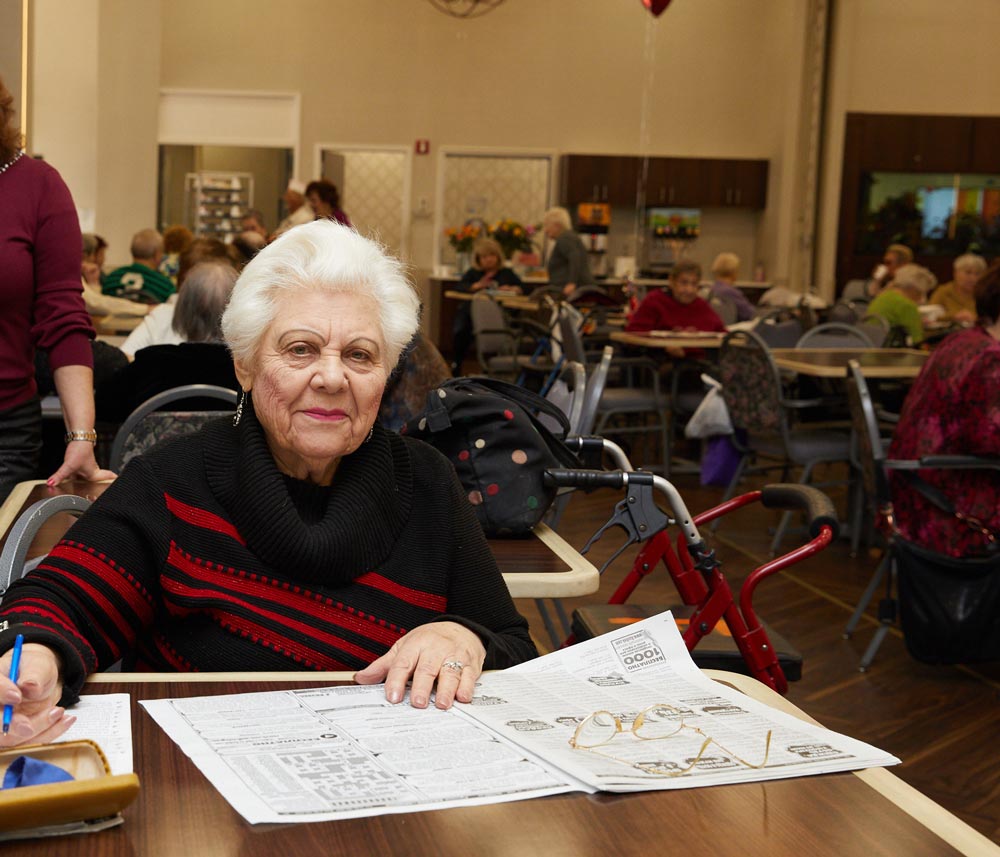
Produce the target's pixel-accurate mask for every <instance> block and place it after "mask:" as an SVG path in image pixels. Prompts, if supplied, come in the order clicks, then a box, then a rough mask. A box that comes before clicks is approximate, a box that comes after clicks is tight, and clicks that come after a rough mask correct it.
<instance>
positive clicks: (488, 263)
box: [479, 251, 500, 271]
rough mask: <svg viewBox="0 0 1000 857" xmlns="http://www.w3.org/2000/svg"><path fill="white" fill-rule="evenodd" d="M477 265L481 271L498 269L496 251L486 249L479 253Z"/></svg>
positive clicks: (498, 261)
mask: <svg viewBox="0 0 1000 857" xmlns="http://www.w3.org/2000/svg"><path fill="white" fill-rule="evenodd" d="M479 267H480V270H483V271H497V270H499V269H500V257H499V256H498V255H497V254H496V253H491V252H490V251H487V252H485V253H480V254H479Z"/></svg>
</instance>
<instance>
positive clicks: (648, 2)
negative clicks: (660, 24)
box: [642, 0, 670, 18]
mask: <svg viewBox="0 0 1000 857" xmlns="http://www.w3.org/2000/svg"><path fill="white" fill-rule="evenodd" d="M642 5H643V6H645V7H646V8H647V9H649V11H650V12H652V13H653V15H654V16H656V17H657V18H658V17H660V15H662V14H663V13H664V12H665V11H666V9H667V6H669V5H670V0H642Z"/></svg>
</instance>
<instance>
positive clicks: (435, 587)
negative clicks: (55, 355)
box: [0, 408, 537, 703]
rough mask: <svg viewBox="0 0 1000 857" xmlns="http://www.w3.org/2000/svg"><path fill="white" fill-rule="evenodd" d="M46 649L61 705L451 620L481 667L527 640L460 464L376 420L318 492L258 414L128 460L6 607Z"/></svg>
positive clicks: (277, 661) (326, 660)
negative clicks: (112, 672)
mask: <svg viewBox="0 0 1000 857" xmlns="http://www.w3.org/2000/svg"><path fill="white" fill-rule="evenodd" d="M0 619H4V620H7V623H8V627H7V628H6V630H3V631H2V632H0V651H3V650H5V649H6V648H9V646H10V645H11V643H12V642H13V635H14V634H16V633H18V632H22V633H24V636H25V640H26V641H29V642H43V643H47V644H49V645H50V646H53V647H54V648H56V649H57V650H58V651H59V652H60V653H61V655H62V658H63V663H64V677H63V678H64V684H65V692H64V701H65V702H66V703H69V702H72V701H73V700H74V699H75V698H76V695H77V694H78V692H79V689H80V686H81V684H82V682H83V680H84V678H85V676H86V675H87V674H88V673H90V672H93V671H95V670H99V669H103V668H105V667H107V666H109V665H111V664H113V663H114V662H115V661H117V660H118V659H119V658H123V657H124V658H125V661H126V665H127V667H128V668H131V669H140V670H163V671H169V670H178V671H187V670H204V671H213V670H218V671H234V670H338V669H348V670H356V669H360V668H362V667H364V666H366V665H367V664H369V663H370V662H371V661H372V660H374V659H375V658H377V657H378V656H380V655H382V654H384V653H385V652H386V651H387V650H388V649H389V647H390V646H391V645H392V644H393V643H394V642H395V641H396V640H397V639H398V638H399V637H401V636H402V635H403V634H405V633H406V632H407V631H409V630H411V629H412V628H415V627H417V626H418V625H422V624H425V623H427V622H432V621H444V620H450V621H455V622H459V623H461V624H463V625H465V626H466V627H468V628H470V629H471V630H472V631H474V632H475V633H476V634H478V635H479V637H480V638H481V639H482V640H483V643H484V645H485V646H486V663H485V667H486V668H488V669H489V668H503V667H507V666H510V665H512V664H516V663H520V662H521V661H524V660H527V659H529V658H532V657H534V656H535V655H536V654H537V652H536V651H535V647H534V645H533V643H532V642H531V638H530V637H529V635H528V630H527V623H526V622H525V620H524V619H523V618H522V617H521V616H520V615H519V614H518V612H517V611H516V609H515V608H514V604H513V602H512V600H511V598H510V594H509V593H508V591H507V588H506V586H505V584H504V582H503V578H502V577H501V576H500V573H499V570H498V568H497V565H496V561H495V560H494V558H493V555H492V554H491V553H490V549H489V546H488V544H487V543H486V540H485V538H484V536H483V533H482V530H481V529H480V526H479V523H478V522H477V520H476V517H475V515H474V513H473V511H472V507H471V506H469V504H468V502H467V501H466V500H465V497H464V495H463V491H462V488H461V485H460V483H459V482H458V479H457V477H456V476H455V473H454V470H453V469H452V467H451V465H450V464H449V463H448V462H447V460H446V459H445V458H444V457H443V456H441V455H440V454H439V453H438V452H437V451H436V450H434V449H433V448H431V447H430V446H428V445H426V444H424V443H421V442H420V441H415V440H412V439H408V438H401V437H399V436H398V435H395V434H392V433H390V432H386V431H383V430H382V429H380V428H376V430H375V434H374V436H373V438H372V439H371V440H370V441H369V442H367V443H364V444H362V445H361V447H360V448H359V449H358V450H357V451H356V452H354V453H353V454H351V455H349V456H346V457H345V458H343V459H342V461H341V462H340V465H339V467H338V469H337V473H336V476H335V478H334V482H333V484H332V485H331V486H330V487H329V488H321V487H318V486H312V485H310V484H308V483H300V482H297V481H296V480H292V479H288V478H286V477H283V476H282V474H281V473H280V472H279V471H278V470H277V468H276V467H275V464H274V459H273V458H272V456H271V454H270V451H269V450H268V448H267V442H266V439H265V437H264V434H263V431H262V429H261V427H260V424H259V423H258V422H257V420H256V418H255V417H254V414H253V411H252V408H245V409H244V415H243V421H242V423H241V424H240V426H239V428H233V426H232V422H231V420H229V419H226V420H220V421H218V422H215V423H211V424H210V425H209V426H207V427H206V428H205V429H204V430H203V431H202V432H200V433H199V434H196V435H192V436H189V437H185V438H180V439H178V440H176V441H174V442H171V443H168V444H165V445H163V446H161V447H158V448H157V449H155V450H153V451H151V452H149V453H147V454H145V455H144V456H142V457H140V458H136V459H134V460H133V461H132V462H130V463H129V465H128V466H127V467H126V468H125V470H124V472H123V473H122V475H121V476H120V477H119V479H118V480H117V481H116V482H115V483H114V484H113V485H111V486H110V487H109V488H108V490H107V491H106V492H105V493H104V494H103V495H102V496H101V497H100V499H98V500H97V502H96V503H95V504H94V506H93V507H92V508H91V509H90V510H89V511H88V512H87V514H85V515H84V516H83V517H82V518H81V519H80V520H79V521H78V522H77V523H76V524H75V525H74V526H73V528H72V529H71V530H70V531H69V532H68V533H67V534H66V537H65V538H64V539H63V540H62V541H61V542H60V543H59V545H57V546H56V548H55V549H54V550H53V551H52V553H51V554H50V555H49V557H48V558H47V559H46V560H45V561H44V562H43V563H42V564H41V566H40V567H39V568H38V569H37V570H36V571H34V572H32V573H31V574H29V575H28V576H27V577H26V578H25V579H23V580H21V581H18V582H17V583H15V584H13V585H12V586H11V588H10V590H9V591H8V593H7V595H6V597H5V598H4V601H3V606H2V609H0Z"/></svg>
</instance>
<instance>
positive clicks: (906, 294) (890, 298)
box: [868, 265, 937, 345]
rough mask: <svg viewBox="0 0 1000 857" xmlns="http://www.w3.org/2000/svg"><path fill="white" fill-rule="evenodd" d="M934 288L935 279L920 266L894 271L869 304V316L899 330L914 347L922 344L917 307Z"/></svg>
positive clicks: (922, 332) (922, 334) (922, 329)
mask: <svg viewBox="0 0 1000 857" xmlns="http://www.w3.org/2000/svg"><path fill="white" fill-rule="evenodd" d="M936 285H937V277H935V276H934V275H933V274H932V273H931V272H930V271H928V270H927V269H926V268H924V267H922V266H920V265H903V266H902V267H900V268H897V269H896V272H895V274H894V275H893V278H892V282H890V283H889V285H888V286H886V287H885V288H884V289H883V290H882V291H881V292H879V293H878V295H877V296H876V298H875V300H873V301H872V302H871V303H870V304H869V305H868V313H869V314H870V315H878V316H881V317H882V318H884V319H885V320H886V321H887V322H888V323H889V324H890V326H893V327H901V328H903V329H904V330H905V331H906V335H907V337H908V338H909V340H910V342H911V343H912V344H913V345H918V344H920V343H921V342H923V341H924V323H923V320H922V319H921V317H920V310H919V309H917V307H918V306H920V304H922V303H924V301H926V300H927V294H928V292H930V290H931V289H933V288H934V286H936Z"/></svg>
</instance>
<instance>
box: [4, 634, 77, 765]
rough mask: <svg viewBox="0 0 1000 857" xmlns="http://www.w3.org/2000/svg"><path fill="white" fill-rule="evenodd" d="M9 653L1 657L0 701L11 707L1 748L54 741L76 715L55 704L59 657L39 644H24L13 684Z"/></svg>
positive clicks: (59, 693)
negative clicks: (8, 723)
mask: <svg viewBox="0 0 1000 857" xmlns="http://www.w3.org/2000/svg"><path fill="white" fill-rule="evenodd" d="M11 654H12V653H11V651H7V652H5V653H4V655H3V657H0V702H2V703H3V704H4V705H13V706H14V717H13V718H12V719H11V721H10V732H8V734H6V735H3V734H0V747H15V746H17V745H18V744H46V743H48V742H49V741H54V740H55V739H56V738H58V737H59V736H60V735H62V734H63V733H64V732H65V731H66V730H67V729H69V727H70V726H72V725H73V724H74V723H76V717H74V716H73V715H72V714H67V713H66V709H64V708H60V707H59V706H57V705H56V703H57V702H58V701H59V697H60V696H62V679H61V678H60V677H59V673H60V669H59V656H58V655H57V654H56V653H55V652H54V651H53V650H52V649H50V648H49V647H48V646H45V645H42V644H41V643H25V644H24V648H23V649H22V650H21V665H20V669H19V670H18V677H17V684H14V682H12V681H11V680H10V679H8V678H7V676H9V675H10V658H11Z"/></svg>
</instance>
